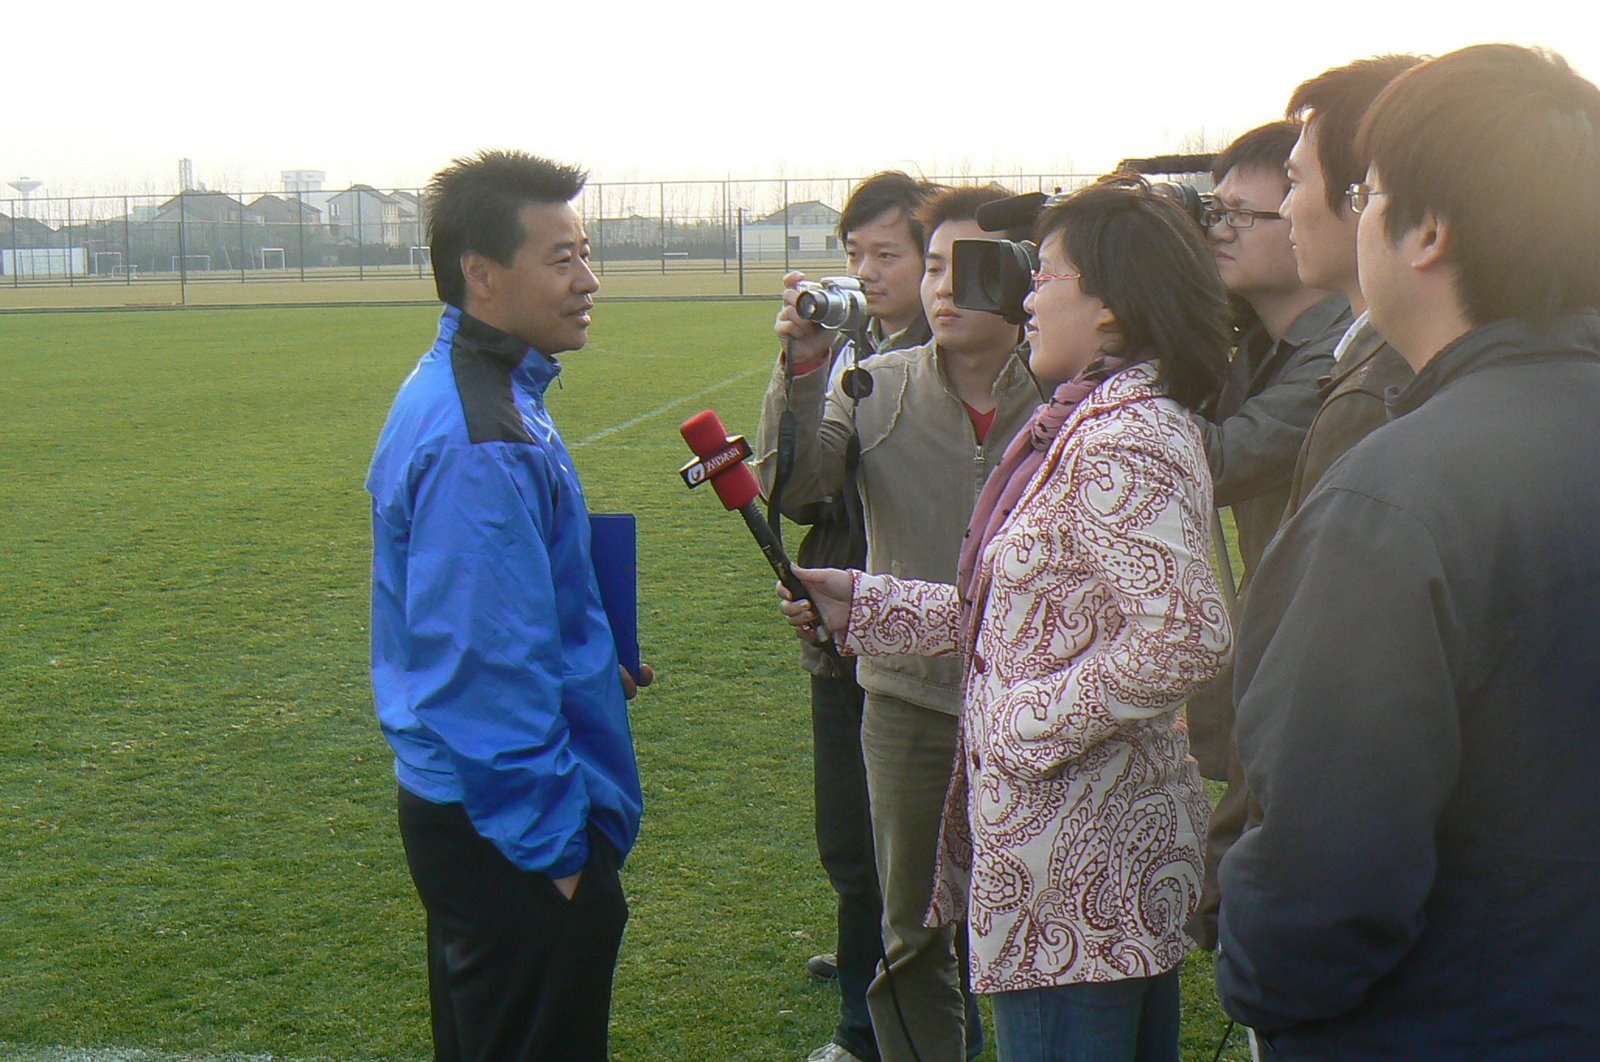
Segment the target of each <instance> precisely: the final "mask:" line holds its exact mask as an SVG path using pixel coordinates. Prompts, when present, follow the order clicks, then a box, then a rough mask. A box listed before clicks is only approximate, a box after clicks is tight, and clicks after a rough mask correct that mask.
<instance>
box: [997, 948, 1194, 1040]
mask: <svg viewBox="0 0 1600 1062" xmlns="http://www.w3.org/2000/svg"><path fill="white" fill-rule="evenodd" d="M990 1001H991V1002H992V1003H993V1005H994V1039H995V1046H996V1047H997V1048H998V1049H999V1052H1000V1059H1001V1062H1124V1060H1125V1062H1178V971H1177V970H1172V971H1169V972H1168V973H1164V974H1161V975H1160V976H1158V977H1136V978H1132V979H1129V980H1126V981H1107V982H1102V983H1096V984H1076V985H1055V986H1052V987H1050V988H1030V989H1025V990H1023V991H1020V992H997V993H995V994H994V995H993V996H992V997H990Z"/></svg>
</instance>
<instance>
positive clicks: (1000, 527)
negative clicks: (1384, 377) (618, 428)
mask: <svg viewBox="0 0 1600 1062" xmlns="http://www.w3.org/2000/svg"><path fill="white" fill-rule="evenodd" d="M1038 236H1039V243H1040V268H1039V270H1038V271H1037V272H1036V273H1035V274H1034V278H1033V292H1032V294H1030V295H1029V296H1028V299H1027V302H1026V304H1025V308H1026V309H1027V310H1028V312H1029V313H1030V314H1031V318H1030V320H1029V324H1028V334H1029V339H1030V341H1031V346H1032V366H1033V369H1034V371H1035V373H1036V374H1038V375H1040V376H1045V377H1050V378H1054V379H1065V380H1067V383H1065V384H1062V385H1061V386H1060V387H1059V388H1057V390H1056V392H1055V394H1054V395H1053V397H1052V399H1051V401H1050V402H1048V403H1047V404H1046V405H1044V406H1041V407H1040V408H1039V410H1038V412H1037V413H1036V414H1035V415H1034V418H1033V420H1032V421H1031V423H1030V425H1029V427H1028V428H1027V429H1025V430H1023V431H1022V432H1020V433H1019V434H1018V435H1017V437H1016V439H1015V440H1014V441H1013V442H1012V444H1011V447H1010V448H1009V449H1008V450H1007V452H1006V455H1005V457H1004V459H1003V460H1002V461H1001V463H1000V465H999V467H998V468H996V470H995V471H994V473H993V474H992V475H991V476H990V478H989V481H988V483H987V484H986V485H985V487H984V489H983V493H982V495H981V497H980V498H979V501H978V505H977V509H976V511H975V512H974V513H973V517H972V522H971V525H970V527H969V529H968V531H967V538H966V540H965V543H964V545H963V549H962V554H961V562H960V565H959V573H958V576H957V585H955V586H951V585H947V584H939V583H926V582H917V581H912V580H902V579H896V578H894V577H892V576H887V575H866V574H864V573H862V572H846V571H841V570H838V569H818V570H806V569H797V570H796V574H797V575H798V576H799V577H800V578H801V579H802V581H804V582H805V583H806V585H807V586H808V587H809V588H810V590H811V591H812V602H804V601H802V602H798V603H796V602H792V601H785V602H784V604H783V609H784V612H785V614H786V615H787V616H788V617H789V621H790V622H791V623H793V624H795V625H797V626H805V625H807V624H809V623H811V622H812V621H814V620H815V619H816V618H817V613H818V612H820V614H821V617H822V619H823V620H824V622H825V623H826V625H827V627H828V629H829V630H831V631H834V632H836V633H835V637H836V638H837V640H838V641H839V643H840V645H841V646H842V647H843V648H844V649H845V650H846V651H848V652H853V653H856V654H861V655H869V654H882V653H918V654H923V655H937V654H943V653H960V654H961V655H962V657H963V659H964V661H965V665H966V666H965V672H964V702H963V707H962V715H961V734H960V744H959V746H958V751H957V755H958V756H959V757H960V761H961V762H960V764H959V765H958V769H957V770H956V772H955V775H954V780H953V782H952V784H951V789H950V793H949V796H948V798H947V801H946V805H945V812H944V820H943V824H942V827H941V838H940V857H939V868H938V880H937V882H936V886H935V891H934V900H933V905H932V907H931V908H930V910H929V919H930V921H931V922H934V923H936V924H948V923H955V922H959V921H961V920H962V919H963V918H967V919H969V920H970V921H969V924H970V930H969V932H970V937H971V943H972V948H971V964H972V971H971V972H972V987H973V989H974V991H980V992H987V993H990V994H992V996H993V1004H994V1015H995V1036H996V1040H997V1044H998V1047H999V1051H1000V1057H1001V1058H1002V1059H1003V1060H1005V1062H1034V1060H1044V1059H1050V1060H1055V1062H1062V1060H1069V1062H1070V1060H1075V1059H1094V1060H1107V1059H1130V1060H1134V1059H1137V1060H1141V1062H1142V1060H1146V1059H1149V1060H1156V1059H1162V1060H1165V1059H1171V1060H1176V1059H1177V1058H1178V983H1177V977H1178V974H1177V967H1178V963H1179V961H1180V960H1181V959H1182V958H1183V955H1184V954H1185V952H1187V951H1188V949H1189V947H1190V943H1189V941H1188V939H1187V938H1186V937H1185V936H1184V933H1183V926H1184V923H1185V922H1186V921H1187V920H1188V918H1189V916H1190V915H1192V914H1193V913H1194V911H1195V909H1196V906H1197V905H1198V902H1199V896H1200V875H1201V863H1202V845H1203V842H1204V838H1205V835H1206V825H1207V821H1208V819H1209V816H1210V805H1209V803H1208V802H1207V800H1206V796H1205V792H1204V790H1203V789H1202V788H1201V783H1200V776H1199V773H1198V771H1197V770H1196V767H1195V764H1194V761H1193V760H1192V759H1191V758H1190V757H1189V755H1188V739H1187V734H1186V731H1185V729H1184V727H1183V724H1182V722H1181V709H1182V705H1183V702H1184V700H1185V699H1186V698H1187V697H1188V696H1189V695H1190V694H1191V693H1193V692H1194V691H1195V690H1197V689H1199V688H1200V687H1202V686H1204V685H1205V684H1206V683H1207V682H1208V681H1209V680H1210V679H1211V678H1212V677H1213V676H1215V675H1216V673H1217V672H1218V671H1219V670H1220V669H1221V668H1222V666H1223V665H1224V663H1225V662H1226V660H1227V658H1228V655H1229V651H1230V638H1231V635H1230V630H1229V626H1228V617H1227V612H1226V610H1225V608H1224V605H1223V599H1222V595H1221V593H1220V591H1219V589H1218V586H1217V582H1216V579H1215V577H1214V574H1213V572H1212V569H1211V560H1210V542H1211V540H1210V534H1209V530H1208V528H1209V526H1210V525H1209V514H1210V510H1211V500H1212V499H1211V475H1210V471H1209V466H1208V465H1207V462H1206V457H1205V452H1204V449H1203V446H1202V442H1201V436H1200V433H1199V431H1198V430H1197V429H1196V428H1195V426H1194V425H1193V423H1192V422H1191V420H1190V415H1189V412H1188V411H1190V410H1195V409H1197V408H1198V407H1199V406H1201V405H1202V404H1203V403H1204V402H1205V401H1206V400H1207V399H1209V398H1210V397H1211V396H1212V394H1213V393H1214V392H1215V390H1216V389H1217V388H1218V387H1219V386H1220V384H1221V380H1222V378H1223V373H1224V371H1225V368H1226V360H1227V349H1228V331H1227V319H1228V317H1227V296H1226V292H1225V290H1224V288H1223V285H1222V282H1221V280H1220V279H1219V278H1218V276H1217V272H1216V268H1215V266H1214V265H1213V263H1212V258H1211V254H1210V251H1209V249H1208V248H1207V246H1206V243H1205V240H1204V238H1203V236H1202V235H1201V233H1200V231H1199V228H1198V226H1196V225H1195V224H1194V223H1193V222H1192V221H1191V220H1190V219H1189V218H1188V217H1187V216H1186V215H1185V214H1184V213H1183V211H1182V210H1181V209H1180V208H1179V207H1178V206H1177V205H1176V204H1174V203H1173V202H1171V201H1170V200H1168V199H1166V198H1164V197H1162V196H1160V195H1158V194H1156V193H1154V192H1152V191H1151V189H1150V188H1149V187H1148V186H1147V185H1146V184H1145V183H1144V182H1143V181H1142V180H1140V179H1137V178H1122V177H1119V178H1110V179H1107V180H1104V181H1102V182H1100V183H1098V184H1095V185H1092V186H1090V187H1088V188H1085V189H1083V190H1081V191H1078V192H1076V193H1073V194H1072V195H1070V196H1068V197H1066V198H1065V199H1063V200H1061V201H1059V202H1057V203H1055V204H1053V205H1051V206H1049V207H1047V208H1046V210H1045V211H1044V213H1043V215H1042V216H1041V217H1040V220H1039V227H1038ZM813 603H814V604H813ZM814 610H815V611H814Z"/></svg>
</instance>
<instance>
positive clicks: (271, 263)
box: [261, 247, 289, 269]
mask: <svg viewBox="0 0 1600 1062" xmlns="http://www.w3.org/2000/svg"><path fill="white" fill-rule="evenodd" d="M261 268H262V269H287V268H289V263H288V260H287V259H286V258H285V257H284V255H283V248H282V247H263V248H261Z"/></svg>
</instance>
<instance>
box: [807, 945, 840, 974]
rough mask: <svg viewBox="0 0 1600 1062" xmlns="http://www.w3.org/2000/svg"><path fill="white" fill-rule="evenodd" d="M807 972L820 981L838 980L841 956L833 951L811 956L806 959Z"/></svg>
mask: <svg viewBox="0 0 1600 1062" xmlns="http://www.w3.org/2000/svg"><path fill="white" fill-rule="evenodd" d="M806 973H808V974H810V975H811V976H812V977H815V978H816V979H817V980H819V981H833V980H836V979H837V978H838V976H839V956H838V955H835V954H834V953H833V952H831V951H828V952H823V953H822V954H821V955H813V956H811V958H809V959H807V960H806Z"/></svg>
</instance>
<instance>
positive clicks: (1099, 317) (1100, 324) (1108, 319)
mask: <svg viewBox="0 0 1600 1062" xmlns="http://www.w3.org/2000/svg"><path fill="white" fill-rule="evenodd" d="M1094 330H1095V331H1096V332H1099V333H1101V334H1102V335H1108V336H1115V335H1121V334H1122V323H1121V322H1120V321H1118V320H1117V315H1116V314H1114V313H1112V312H1111V307H1109V306H1107V305H1106V304H1105V303H1101V304H1100V309H1099V310H1097V311H1095V315H1094Z"/></svg>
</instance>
